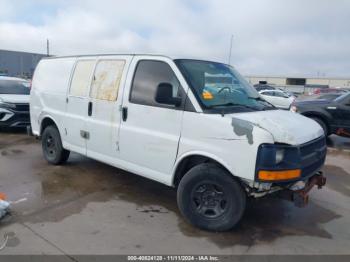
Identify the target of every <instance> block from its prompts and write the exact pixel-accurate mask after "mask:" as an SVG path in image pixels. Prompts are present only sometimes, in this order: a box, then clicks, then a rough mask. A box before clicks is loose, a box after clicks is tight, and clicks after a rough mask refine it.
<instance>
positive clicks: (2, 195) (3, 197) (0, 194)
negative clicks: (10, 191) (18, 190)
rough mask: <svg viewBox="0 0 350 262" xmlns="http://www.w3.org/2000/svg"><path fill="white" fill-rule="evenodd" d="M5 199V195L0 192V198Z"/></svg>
mask: <svg viewBox="0 0 350 262" xmlns="http://www.w3.org/2000/svg"><path fill="white" fill-rule="evenodd" d="M5 199H6V195H5V194H4V193H2V192H0V200H5Z"/></svg>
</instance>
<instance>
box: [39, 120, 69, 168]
mask: <svg viewBox="0 0 350 262" xmlns="http://www.w3.org/2000/svg"><path fill="white" fill-rule="evenodd" d="M41 146H42V149H43V154H44V157H45V159H46V160H47V162H49V163H50V164H53V165H59V164H63V163H65V162H66V161H67V160H68V158H69V154H70V152H69V151H68V150H66V149H64V148H63V146H62V140H61V136H60V133H59V131H58V130H57V128H56V127H55V126H48V127H46V128H45V130H44V132H43V135H42V137H41Z"/></svg>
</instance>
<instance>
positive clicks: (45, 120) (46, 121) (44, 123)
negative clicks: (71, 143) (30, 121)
mask: <svg viewBox="0 0 350 262" xmlns="http://www.w3.org/2000/svg"><path fill="white" fill-rule="evenodd" d="M50 125H54V126H55V127H56V128H57V130H58V132H59V133H61V132H60V129H59V128H58V125H57V123H56V121H55V120H54V119H53V118H52V117H50V116H44V117H43V118H42V120H41V122H40V133H39V136H41V135H42V133H43V131H44V130H45V128H46V127H48V126H50ZM60 135H61V134H60Z"/></svg>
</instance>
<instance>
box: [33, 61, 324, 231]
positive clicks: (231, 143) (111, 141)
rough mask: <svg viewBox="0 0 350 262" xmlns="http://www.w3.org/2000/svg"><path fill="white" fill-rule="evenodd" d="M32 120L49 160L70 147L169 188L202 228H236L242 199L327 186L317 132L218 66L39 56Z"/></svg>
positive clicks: (298, 199) (296, 196) (62, 156)
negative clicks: (171, 187) (321, 169)
mask: <svg viewBox="0 0 350 262" xmlns="http://www.w3.org/2000/svg"><path fill="white" fill-rule="evenodd" d="M30 115H31V124H32V132H33V134H34V135H35V136H38V137H40V138H41V142H42V149H43V155H44V157H45V158H46V160H47V161H48V162H49V163H51V164H54V165H58V164H62V163H64V162H65V161H67V160H68V158H69V154H70V151H74V152H77V153H80V154H82V155H85V156H87V157H90V158H93V159H96V160H98V161H101V162H104V163H107V164H110V165H112V166H115V167H118V168H121V169H125V170H127V171H130V172H132V173H135V174H138V175H141V176H144V177H147V178H149V179H153V180H156V181H158V182H161V183H164V184H166V185H168V186H173V187H176V188H177V201H178V206H179V209H180V211H181V213H182V214H183V215H184V217H185V218H186V219H187V221H189V222H190V223H192V224H194V225H196V226H198V227H200V228H203V229H207V230H214V231H224V230H228V229H230V228H232V227H233V226H235V225H236V224H237V223H238V221H240V219H241V217H242V214H243V212H244V210H245V207H246V203H247V202H246V199H247V198H258V197H262V196H266V195H269V194H272V193H274V194H279V193H283V195H284V197H286V198H288V199H289V200H291V201H295V203H296V204H297V205H299V204H304V203H306V200H307V192H308V190H309V189H311V187H312V186H313V185H314V184H317V185H318V186H320V187H322V185H324V184H325V179H324V177H323V176H322V174H321V173H320V172H319V170H320V168H321V167H322V165H323V164H324V161H325V157H326V151H327V150H326V144H325V138H324V135H323V130H322V128H321V127H320V126H319V125H318V124H317V123H316V122H315V121H313V120H310V119H308V118H306V117H303V116H301V115H298V114H294V113H292V112H289V111H281V110H277V109H276V108H275V107H274V106H272V105H270V104H269V103H267V102H266V101H265V100H263V99H261V97H260V96H259V94H258V92H257V91H256V90H255V89H254V88H253V87H252V86H250V84H249V83H248V82H246V80H245V79H244V78H243V77H242V76H240V74H239V73H238V72H237V71H236V70H235V69H233V68H232V67H230V66H227V65H225V64H221V63H216V62H210V61H201V60H190V59H171V58H169V57H166V56H157V55H106V56H77V57H74V56H72V57H55V58H45V59H42V60H41V61H40V63H39V64H38V66H37V68H36V70H35V73H34V78H33V82H32V89H31V97H30ZM304 148H305V149H306V148H307V150H304ZM313 152H317V154H314V153H313ZM306 159H307V161H304V160H306ZM303 185H304V186H305V185H306V186H305V188H304V189H303ZM130 193H131V194H132V192H130ZM159 197H161V196H159Z"/></svg>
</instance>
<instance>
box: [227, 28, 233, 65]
mask: <svg viewBox="0 0 350 262" xmlns="http://www.w3.org/2000/svg"><path fill="white" fill-rule="evenodd" d="M232 43H233V35H231V40H230V50H229V55H228V64H229V65H230V64H231V55H232Z"/></svg>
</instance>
